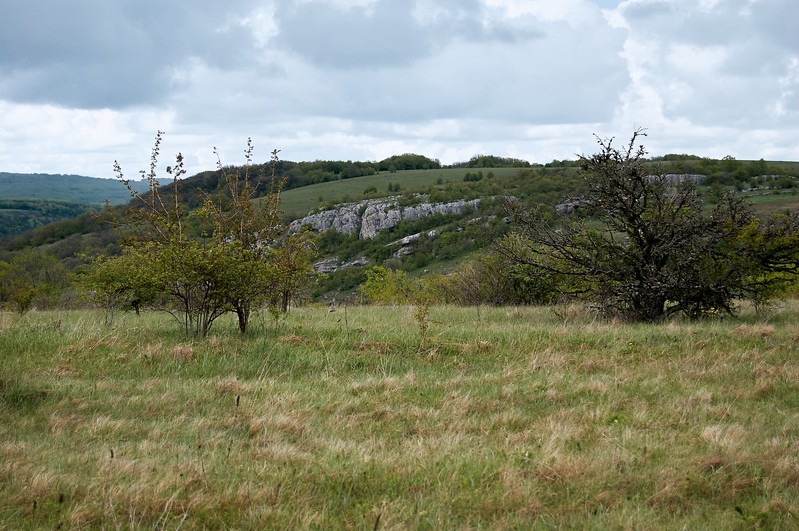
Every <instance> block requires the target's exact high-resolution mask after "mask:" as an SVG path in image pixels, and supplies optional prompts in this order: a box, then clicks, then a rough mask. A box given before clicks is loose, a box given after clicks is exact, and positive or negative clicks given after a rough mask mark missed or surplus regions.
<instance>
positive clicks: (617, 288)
mask: <svg viewBox="0 0 799 531" xmlns="http://www.w3.org/2000/svg"><path fill="white" fill-rule="evenodd" d="M641 136H645V133H644V132H642V131H640V130H639V131H636V132H635V133H633V135H632V138H631V140H630V142H629V144H628V145H627V146H626V147H625V148H623V149H617V148H616V147H614V146H613V140H612V139H610V140H602V139H599V138H598V139H597V140H598V143H599V146H600V150H599V152H598V153H596V154H594V155H592V156H590V157H585V156H581V157H580V162H581V171H582V176H583V178H584V180H585V185H586V193H585V195H584V196H583V197H582V198H579V199H578V200H575V201H574V202H573V204H576V205H579V208H578V209H577V211H576V212H575V213H572V214H571V215H570V217H568V218H567V219H564V220H562V222H561V223H557V224H552V223H548V222H546V221H545V220H543V219H542V218H541V217H540V216H536V213H535V212H530V211H523V210H518V211H517V212H516V218H517V220H518V221H519V222H520V223H519V226H518V234H519V237H520V238H522V239H523V240H524V241H525V242H526V245H525V246H524V249H523V250H521V251H520V250H519V248H513V247H511V246H504V247H502V252H504V253H505V254H506V255H508V256H509V257H511V259H512V260H514V261H515V262H516V264H517V265H518V266H519V268H520V270H522V271H524V272H525V274H526V275H527V277H528V278H531V279H535V278H542V277H545V276H547V275H549V276H551V277H552V278H556V279H557V280H558V282H559V285H558V288H559V289H560V290H561V291H562V292H563V293H566V294H569V295H571V296H581V297H585V298H587V299H588V300H590V301H592V302H593V303H595V304H597V305H598V306H599V307H600V308H601V309H602V310H603V311H605V312H606V313H609V314H614V315H619V316H622V317H626V318H629V319H632V320H640V321H657V320H660V319H663V318H665V317H667V316H669V315H673V314H677V313H682V314H685V315H687V316H689V317H700V316H702V315H706V314H709V313H713V312H719V311H722V312H729V313H732V312H734V310H735V303H736V301H737V300H739V299H752V300H755V301H757V302H762V301H763V300H765V299H767V298H769V297H771V296H773V295H774V294H776V293H778V292H779V291H780V290H781V289H783V288H784V287H786V286H787V285H788V284H789V283H790V282H791V281H792V279H793V278H794V277H795V276H796V274H797V273H799V271H797V258H799V245H797V244H798V243H799V218H797V216H795V215H794V216H786V215H783V216H777V217H773V218H771V219H769V220H767V221H761V220H759V219H757V218H756V217H755V216H754V214H753V212H752V210H751V208H750V207H749V206H748V205H747V204H745V203H744V202H743V201H742V200H741V199H739V198H736V197H734V196H733V195H731V194H727V195H724V196H722V197H720V198H719V199H718V201H717V203H716V206H715V207H714V209H713V210H712V211H711V212H710V213H709V214H708V213H706V212H705V210H704V204H703V202H702V199H701V197H700V195H699V193H698V191H697V188H696V186H695V185H694V184H693V183H692V182H673V181H672V180H671V179H670V178H668V177H667V176H666V175H662V174H656V175H651V174H649V172H648V171H647V170H646V169H645V168H644V166H643V164H642V162H643V159H644V156H645V154H646V150H645V149H644V147H643V146H641V145H636V142H637V141H638V139H639V137H641Z"/></svg>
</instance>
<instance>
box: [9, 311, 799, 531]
mask: <svg viewBox="0 0 799 531" xmlns="http://www.w3.org/2000/svg"><path fill="white" fill-rule="evenodd" d="M413 316H414V311H413V309H412V308H406V307H378V308H375V307H350V308H347V309H344V308H338V309H337V310H336V311H334V312H328V311H327V309H326V308H324V309H323V308H301V309H297V310H294V311H292V312H291V313H290V314H289V315H288V317H287V318H286V319H285V320H284V321H281V322H280V323H278V324H275V323H272V322H271V321H269V320H264V321H263V322H260V323H259V324H258V325H257V327H256V328H257V330H256V331H255V333H253V334H252V335H250V336H247V337H241V336H239V335H238V334H237V333H236V331H235V323H234V322H233V321H232V320H231V321H223V322H221V323H219V326H218V327H216V328H215V329H214V330H213V331H212V332H213V335H212V336H211V337H209V338H207V339H206V340H203V341H193V342H192V341H187V340H186V339H184V338H183V337H181V336H180V335H179V334H177V333H176V326H175V325H174V323H173V322H170V321H169V320H167V319H165V318H162V317H160V316H157V315H148V314H145V315H143V316H141V317H138V318H137V317H135V316H133V315H128V316H125V317H124V319H122V320H118V321H117V322H116V324H115V325H114V326H113V327H106V326H105V325H104V324H103V316H102V315H101V314H99V313H92V312H69V313H56V312H53V313H45V312H42V313H37V312H34V313H30V314H28V315H25V316H22V317H20V316H17V315H14V314H8V313H5V314H0V367H2V368H0V426H2V427H3V429H2V430H0V528H8V529H22V528H26V529H31V528H50V529H52V528H56V527H61V528H170V529H171V528H177V527H180V528H182V529H201V528H235V529H240V528H241V529H264V528H278V529H297V528H299V529H304V528H315V529H344V528H366V529H373V528H380V529H396V528H420V529H455V528H492V529H497V528H498V529H513V528H517V529H529V528H550V527H566V528H575V527H576V528H592V529H593V528H647V529H684V528H688V529H702V528H709V529H733V528H742V529H743V528H750V527H757V526H760V527H769V528H796V527H797V526H799V520H798V519H797V517H798V516H799V414H797V411H798V410H799V356H797V354H798V352H797V344H799V343H798V342H797V340H799V324H797V323H799V319H797V318H798V317H799V303H797V302H790V303H787V304H785V305H784V306H783V307H782V308H780V309H779V311H771V312H770V313H768V314H766V315H756V314H754V313H753V312H751V311H749V310H746V311H745V312H744V313H743V316H742V317H741V318H738V319H724V320H708V321H703V322H699V323H691V322H682V321H674V322H670V323H666V324H662V325H659V326H654V325H631V324H618V323H611V322H604V321H601V320H597V319H595V318H594V317H593V316H592V315H591V314H590V313H588V312H586V311H585V310H584V309H582V308H581V307H577V306H574V307H571V306H569V307H559V308H555V309H547V308H481V309H480V311H479V312H478V310H477V309H475V308H452V307H433V308H432V309H431V311H430V316H429V325H430V328H429V336H428V338H427V341H426V343H425V345H424V346H423V347H422V346H420V337H419V333H418V327H417V323H416V322H415V320H414V317H413Z"/></svg>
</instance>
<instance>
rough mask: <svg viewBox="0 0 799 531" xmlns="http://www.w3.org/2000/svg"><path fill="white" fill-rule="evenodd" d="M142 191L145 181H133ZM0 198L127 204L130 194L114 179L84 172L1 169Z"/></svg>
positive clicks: (89, 203) (145, 185)
mask: <svg viewBox="0 0 799 531" xmlns="http://www.w3.org/2000/svg"><path fill="white" fill-rule="evenodd" d="M131 184H132V185H134V186H135V187H138V189H141V190H142V191H144V190H146V189H147V183H146V182H145V181H133V182H131ZM0 199H25V200H45V201H66V202H68V203H79V204H88V205H101V204H103V202H104V201H105V200H108V201H109V202H110V203H111V204H122V203H127V202H128V201H129V200H130V193H129V192H128V190H127V189H126V188H125V187H124V186H122V184H120V183H119V182H117V181H116V180H114V179H97V178H95V177H86V176H83V175H53V174H45V173H6V172H0Z"/></svg>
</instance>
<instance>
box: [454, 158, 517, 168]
mask: <svg viewBox="0 0 799 531" xmlns="http://www.w3.org/2000/svg"><path fill="white" fill-rule="evenodd" d="M531 166H532V164H530V163H529V162H528V161H526V160H523V159H516V158H513V157H497V156H495V155H475V156H474V157H472V158H470V159H469V160H468V161H466V162H456V163H455V164H452V166H451V167H452V168H529V167H531Z"/></svg>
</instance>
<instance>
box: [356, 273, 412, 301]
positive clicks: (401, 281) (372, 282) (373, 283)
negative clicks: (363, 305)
mask: <svg viewBox="0 0 799 531" xmlns="http://www.w3.org/2000/svg"><path fill="white" fill-rule="evenodd" d="M419 289H420V288H419V286H418V284H417V283H416V281H415V280H414V279H411V278H410V277H408V274H407V273H405V271H401V270H394V269H390V268H386V267H383V266H374V267H372V268H371V269H369V270H367V271H366V282H364V284H363V286H361V288H360V290H359V291H360V292H361V294H362V295H363V296H364V297H365V298H366V300H367V301H369V302H373V303H379V304H408V303H409V302H410V301H411V300H412V299H413V297H414V295H415V294H416V293H417V292H418V291H419Z"/></svg>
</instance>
